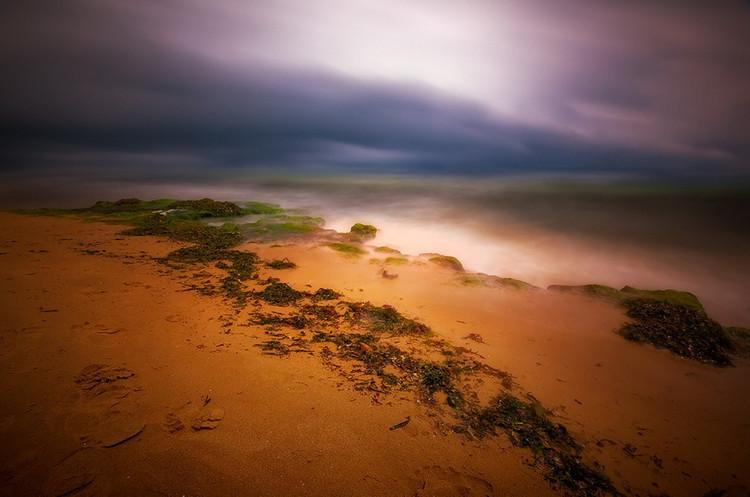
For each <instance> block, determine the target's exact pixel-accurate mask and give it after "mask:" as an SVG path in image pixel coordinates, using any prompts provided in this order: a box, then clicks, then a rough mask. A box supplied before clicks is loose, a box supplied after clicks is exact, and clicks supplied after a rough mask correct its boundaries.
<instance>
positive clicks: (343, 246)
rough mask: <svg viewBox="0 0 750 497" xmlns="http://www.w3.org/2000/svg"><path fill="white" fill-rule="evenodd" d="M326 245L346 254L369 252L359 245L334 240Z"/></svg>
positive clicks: (357, 254) (358, 254) (356, 254)
mask: <svg viewBox="0 0 750 497" xmlns="http://www.w3.org/2000/svg"><path fill="white" fill-rule="evenodd" d="M326 246H327V247H328V248H330V249H333V250H335V251H336V252H341V253H342V254H346V255H354V256H360V255H364V254H366V253H367V251H366V250H364V249H362V248H361V247H358V246H357V245H352V244H351V243H343V242H333V243H328V244H326Z"/></svg>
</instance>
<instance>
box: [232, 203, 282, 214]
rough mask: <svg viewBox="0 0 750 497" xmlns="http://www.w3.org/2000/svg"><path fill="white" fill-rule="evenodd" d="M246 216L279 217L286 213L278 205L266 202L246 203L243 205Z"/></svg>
mask: <svg viewBox="0 0 750 497" xmlns="http://www.w3.org/2000/svg"><path fill="white" fill-rule="evenodd" d="M242 210H243V213H244V214H257V215H264V216H271V215H279V214H283V213H284V209H283V208H282V207H281V206H279V205H276V204H269V203H266V202H245V203H244V204H243V209H242Z"/></svg>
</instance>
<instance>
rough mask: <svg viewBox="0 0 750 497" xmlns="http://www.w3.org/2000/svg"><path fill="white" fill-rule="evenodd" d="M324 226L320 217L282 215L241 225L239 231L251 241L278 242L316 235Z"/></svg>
mask: <svg viewBox="0 0 750 497" xmlns="http://www.w3.org/2000/svg"><path fill="white" fill-rule="evenodd" d="M323 224H324V220H323V219H322V218H319V217H311V216H290V215H286V214H282V215H273V216H267V217H264V218H263V219H259V220H257V221H255V222H254V223H245V224H241V225H240V226H239V230H240V232H241V233H242V234H243V235H245V236H246V237H247V238H249V239H256V240H257V239H261V240H277V239H281V238H285V237H290V236H296V235H307V234H311V233H315V232H316V231H318V230H320V229H321V228H322V226H323Z"/></svg>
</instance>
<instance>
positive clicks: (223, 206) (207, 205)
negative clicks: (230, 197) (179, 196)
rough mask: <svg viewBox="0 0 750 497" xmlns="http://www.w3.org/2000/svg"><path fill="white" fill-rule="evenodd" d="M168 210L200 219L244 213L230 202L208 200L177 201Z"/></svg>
mask: <svg viewBox="0 0 750 497" xmlns="http://www.w3.org/2000/svg"><path fill="white" fill-rule="evenodd" d="M168 208H169V209H184V210H188V211H192V212H195V213H197V214H198V215H200V216H201V217H232V216H240V215H242V214H243V213H244V211H243V210H242V208H241V207H240V206H239V205H237V204H235V203H232V202H222V201H217V200H212V199H210V198H202V199H200V200H179V201H177V202H174V203H172V204H170V205H169V207H168Z"/></svg>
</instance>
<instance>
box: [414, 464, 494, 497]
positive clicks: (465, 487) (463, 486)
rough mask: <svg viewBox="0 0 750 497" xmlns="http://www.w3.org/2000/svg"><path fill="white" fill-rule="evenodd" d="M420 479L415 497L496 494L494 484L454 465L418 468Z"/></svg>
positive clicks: (463, 496) (477, 496)
mask: <svg viewBox="0 0 750 497" xmlns="http://www.w3.org/2000/svg"><path fill="white" fill-rule="evenodd" d="M416 478H417V479H418V480H419V484H418V485H417V488H416V491H415V492H414V495H415V497H427V496H430V497H475V496H476V497H485V496H487V497H489V496H491V495H494V488H493V486H492V484H491V483H490V482H489V481H487V480H485V479H483V478H479V477H476V476H471V475H469V474H466V473H463V472H460V471H457V470H456V469H454V468H452V467H450V466H449V467H447V468H444V467H442V466H437V465H436V466H426V467H424V468H421V469H419V470H417V472H416Z"/></svg>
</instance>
